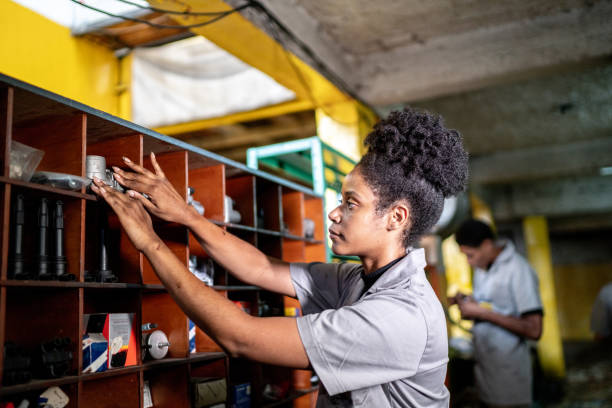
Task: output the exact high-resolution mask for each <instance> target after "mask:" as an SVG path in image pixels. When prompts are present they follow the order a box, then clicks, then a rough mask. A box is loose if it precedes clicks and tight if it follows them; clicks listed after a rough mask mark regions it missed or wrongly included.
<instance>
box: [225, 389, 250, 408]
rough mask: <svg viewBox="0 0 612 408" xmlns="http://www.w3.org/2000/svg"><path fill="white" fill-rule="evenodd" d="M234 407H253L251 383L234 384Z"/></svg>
mask: <svg viewBox="0 0 612 408" xmlns="http://www.w3.org/2000/svg"><path fill="white" fill-rule="evenodd" d="M230 396H231V398H232V404H231V407H232V408H251V384H250V383H244V384H236V385H232V388H231V394H230Z"/></svg>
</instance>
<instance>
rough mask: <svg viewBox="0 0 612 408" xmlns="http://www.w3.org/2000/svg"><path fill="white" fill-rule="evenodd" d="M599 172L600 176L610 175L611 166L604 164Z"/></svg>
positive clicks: (611, 173) (611, 171) (611, 174)
mask: <svg viewBox="0 0 612 408" xmlns="http://www.w3.org/2000/svg"><path fill="white" fill-rule="evenodd" d="M599 174H601V175H602V176H612V166H605V167H602V168H600V169H599Z"/></svg>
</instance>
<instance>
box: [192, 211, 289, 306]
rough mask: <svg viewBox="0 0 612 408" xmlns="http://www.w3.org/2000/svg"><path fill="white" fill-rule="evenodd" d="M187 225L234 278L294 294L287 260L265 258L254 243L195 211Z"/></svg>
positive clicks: (271, 289)
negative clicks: (244, 239) (231, 232)
mask: <svg viewBox="0 0 612 408" xmlns="http://www.w3.org/2000/svg"><path fill="white" fill-rule="evenodd" d="M186 225H187V227H189V229H190V230H191V232H192V233H193V234H194V235H195V237H196V238H197V239H198V241H199V243H200V245H202V247H203V248H204V250H205V251H206V252H207V253H208V254H209V255H210V256H211V257H212V258H213V259H214V260H215V261H216V262H217V263H218V264H220V265H221V266H222V267H223V268H224V269H225V270H227V271H228V272H230V273H231V274H232V275H234V276H235V277H236V278H238V279H240V280H241V281H243V282H245V283H249V284H252V285H257V286H260V287H262V288H264V289H267V290H270V291H273V292H277V293H281V294H284V295H287V296H292V297H295V290H294V288H293V284H292V283H291V276H290V273H289V264H288V263H286V262H282V261H279V260H275V259H272V258H268V257H267V256H266V255H265V254H264V253H263V252H261V251H260V250H259V249H257V248H256V247H255V246H253V245H251V244H250V243H248V242H246V241H243V240H241V239H240V238H238V237H236V236H234V235H232V234H230V233H229V232H227V231H225V230H224V229H222V228H220V227H218V226H217V225H215V224H213V223H211V222H210V221H208V220H207V219H206V218H204V217H202V216H200V215H199V214H197V213H192V214H190V216H189V218H188V219H187V222H186Z"/></svg>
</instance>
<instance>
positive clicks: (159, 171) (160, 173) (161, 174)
mask: <svg viewBox="0 0 612 408" xmlns="http://www.w3.org/2000/svg"><path fill="white" fill-rule="evenodd" d="M151 164H152V165H153V168H154V169H155V174H157V175H158V176H159V177H166V175H165V174H164V172H163V171H162V169H161V167H160V166H159V164H158V163H157V159H156V158H155V153H153V152H151Z"/></svg>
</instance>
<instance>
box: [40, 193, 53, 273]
mask: <svg viewBox="0 0 612 408" xmlns="http://www.w3.org/2000/svg"><path fill="white" fill-rule="evenodd" d="M38 228H39V230H38V279H43V280H44V279H49V278H51V274H50V273H49V259H48V256H47V229H48V228H49V206H48V201H47V199H46V198H42V199H41V200H40V206H39V207H38Z"/></svg>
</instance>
